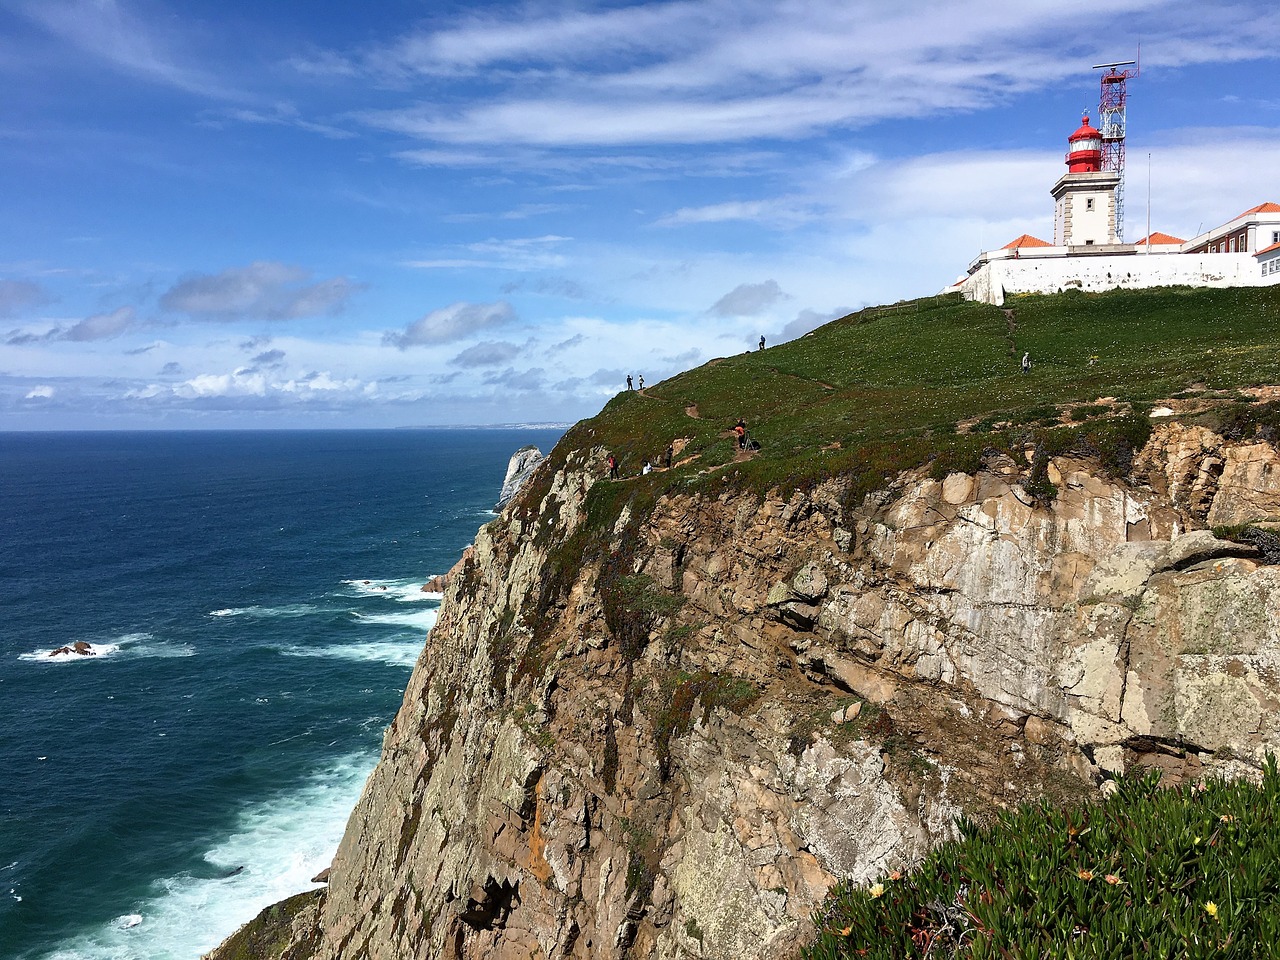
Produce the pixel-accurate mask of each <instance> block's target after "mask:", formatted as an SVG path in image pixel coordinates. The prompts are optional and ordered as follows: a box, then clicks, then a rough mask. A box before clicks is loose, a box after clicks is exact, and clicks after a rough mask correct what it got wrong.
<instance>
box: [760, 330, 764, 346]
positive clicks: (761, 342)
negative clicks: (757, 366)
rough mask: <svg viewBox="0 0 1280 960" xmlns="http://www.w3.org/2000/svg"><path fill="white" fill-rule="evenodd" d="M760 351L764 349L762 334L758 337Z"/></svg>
mask: <svg viewBox="0 0 1280 960" xmlns="http://www.w3.org/2000/svg"><path fill="white" fill-rule="evenodd" d="M760 349H761V350H763V349H764V334H761V335H760Z"/></svg>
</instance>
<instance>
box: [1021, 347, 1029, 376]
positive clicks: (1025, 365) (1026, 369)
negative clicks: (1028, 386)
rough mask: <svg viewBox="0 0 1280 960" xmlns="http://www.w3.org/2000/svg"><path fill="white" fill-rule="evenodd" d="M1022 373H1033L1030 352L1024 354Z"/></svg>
mask: <svg viewBox="0 0 1280 960" xmlns="http://www.w3.org/2000/svg"><path fill="white" fill-rule="evenodd" d="M1022 372H1023V373H1030V372H1031V353H1030V351H1028V352H1027V353H1024V354H1023V355H1022Z"/></svg>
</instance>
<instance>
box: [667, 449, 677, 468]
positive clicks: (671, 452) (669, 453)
mask: <svg viewBox="0 0 1280 960" xmlns="http://www.w3.org/2000/svg"><path fill="white" fill-rule="evenodd" d="M675 455H676V445H675V444H674V443H669V444H667V469H668V470H670V469H671V458H672V457H674V456H675Z"/></svg>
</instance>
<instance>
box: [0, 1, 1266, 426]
mask: <svg viewBox="0 0 1280 960" xmlns="http://www.w3.org/2000/svg"><path fill="white" fill-rule="evenodd" d="M1139 43H1141V44H1142V73H1141V76H1140V77H1139V78H1138V79H1137V80H1134V81H1132V82H1131V83H1130V110H1129V141H1128V144H1129V145H1128V155H1129V181H1128V182H1129V189H1128V203H1127V211H1128V224H1129V229H1128V238H1129V239H1130V240H1133V239H1137V238H1138V237H1140V236H1141V235H1142V233H1143V228H1144V227H1145V221H1146V192H1147V155H1148V154H1150V155H1151V162H1150V164H1151V177H1150V180H1151V196H1152V211H1153V212H1152V226H1153V228H1154V229H1159V230H1163V231H1166V232H1169V233H1173V234H1176V235H1178V236H1182V237H1189V236H1192V235H1194V234H1195V233H1196V232H1197V231H1198V230H1199V229H1202V228H1206V229H1207V228H1208V227H1210V226H1212V225H1215V224H1217V223H1220V222H1223V221H1225V220H1227V219H1229V218H1231V217H1233V216H1235V215H1236V214H1237V213H1239V212H1240V211H1241V210H1244V209H1246V208H1247V207H1250V206H1253V205H1254V204H1257V203H1261V202H1263V201H1265V200H1275V201H1280V161H1278V159H1277V158H1280V85H1277V80H1278V79H1280V7H1278V6H1277V5H1275V4H1272V3H1264V2H1247V3H1232V2H1223V3H1213V4H1207V3H1204V2H1202V0H1166V2H1152V0H1112V2H1109V3H1107V4H1100V3H1099V4H1095V3H1049V2H1035V0H984V2H980V3H971V2H967V0H965V2H957V0H929V2H925V0H903V2H898V3H894V4H887V3H883V2H881V0H871V2H860V0H838V2H828V0H806V2H787V0H782V2H778V0H768V2H757V0H680V2H670V3H619V2H614V3H607V2H602V3H588V2H583V3H577V4H574V3H554V4H550V3H547V4H544V3H537V2H533V3H488V4H485V3H467V4H463V3H445V2H428V0H378V2H377V3H368V4H356V3H349V2H348V3H340V2H334V0H273V2H270V3H262V2H252V3H250V2H243V0H217V2H206V0H182V2H178V0H0V83H2V84H3V89H4V91H5V92H4V94H3V95H2V96H0V174H2V181H0V182H3V184H4V185H5V188H4V189H3V190H2V191H0V222H2V223H4V224H5V226H6V229H5V230H4V231H3V232H0V429H5V430H15V429H18V430H20V429H68V428H77V429H101V428H185V427H254V428H257V427H358V426H377V427H385V426H403V425H427V424H465V423H508V422H528V421H559V420H572V419H577V418H579V417H581V416H586V415H590V414H592V413H594V412H595V411H596V410H598V409H599V407H600V406H601V404H602V403H603V402H604V401H605V400H607V399H608V397H609V396H611V395H612V394H613V393H614V392H615V391H617V390H618V389H619V388H620V387H621V385H622V382H623V378H624V376H625V375H626V374H627V373H632V374H634V375H639V374H643V375H644V376H645V378H646V380H647V382H650V383H653V382H656V381H657V380H660V379H661V378H663V377H665V376H669V375H671V374H673V373H675V372H677V371H679V370H682V369H686V368H688V367H690V366H694V365H697V364H699V363H702V362H705V361H706V360H709V359H711V358H713V357H716V356H723V355H725V354H727V353H732V352H735V351H740V350H744V349H747V348H748V347H750V346H751V345H753V344H754V343H755V341H756V340H757V339H758V338H759V337H760V336H761V335H762V334H763V335H765V336H767V337H768V338H769V342H770V343H777V342H781V341H782V340H785V339H788V338H790V337H792V336H796V335H799V334H800V333H803V332H804V331H806V330H808V329H810V328H812V327H813V326H815V325H817V324H818V323H821V322H823V321H825V320H827V319H829V318H832V317H834V316H839V315H841V314H842V313H845V312H848V311H850V310H853V309H857V308H859V307H861V306H863V305H865V304H868V303H881V302H892V301H894V300H898V299H902V298H907V297H914V296H920V295H927V294H931V293H934V292H936V291H937V290H938V289H940V288H941V287H943V286H945V285H947V284H948V283H950V282H951V281H952V280H954V279H955V278H956V276H957V275H959V274H960V273H962V272H963V270H964V268H965V265H966V264H967V263H968V261H969V260H970V259H971V258H972V257H973V256H974V255H975V254H976V253H977V252H978V251H979V250H980V249H983V248H987V247H995V246H1000V245H1002V244H1004V243H1005V242H1007V241H1008V240H1010V239H1012V238H1013V237H1016V236H1017V235H1019V234H1021V233H1024V232H1029V233H1032V234H1035V235H1038V236H1041V237H1046V238H1049V239H1051V238H1052V232H1053V228H1052V219H1051V218H1052V202H1051V200H1050V198H1049V193H1048V191H1049V188H1050V186H1051V185H1052V184H1053V182H1054V181H1055V180H1056V179H1057V177H1058V176H1059V174H1060V173H1061V172H1062V170H1063V169H1064V167H1063V165H1062V159H1063V154H1064V152H1065V146H1066V137H1067V136H1068V135H1069V134H1070V133H1071V132H1072V131H1073V130H1074V129H1075V127H1076V126H1077V124H1078V122H1079V118H1080V114H1081V112H1082V111H1084V110H1091V111H1092V110H1093V109H1094V108H1095V107H1096V103H1097V96H1098V79H1097V77H1098V71H1094V70H1091V69H1090V67H1091V65H1092V64H1094V63H1098V62H1101V61H1106V60H1118V59H1126V58H1128V57H1130V56H1132V55H1133V53H1134V51H1135V49H1136V48H1137V45H1138V44H1139ZM922 335H927V331H922Z"/></svg>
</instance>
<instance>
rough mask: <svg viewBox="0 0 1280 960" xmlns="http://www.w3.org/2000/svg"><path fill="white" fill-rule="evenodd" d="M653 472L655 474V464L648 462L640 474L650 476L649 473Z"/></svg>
mask: <svg viewBox="0 0 1280 960" xmlns="http://www.w3.org/2000/svg"><path fill="white" fill-rule="evenodd" d="M652 472H653V464H651V463H650V462H649V461H648V460H646V461H645V462H644V468H643V469H642V470H641V471H640V473H641V474H649V473H652Z"/></svg>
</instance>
